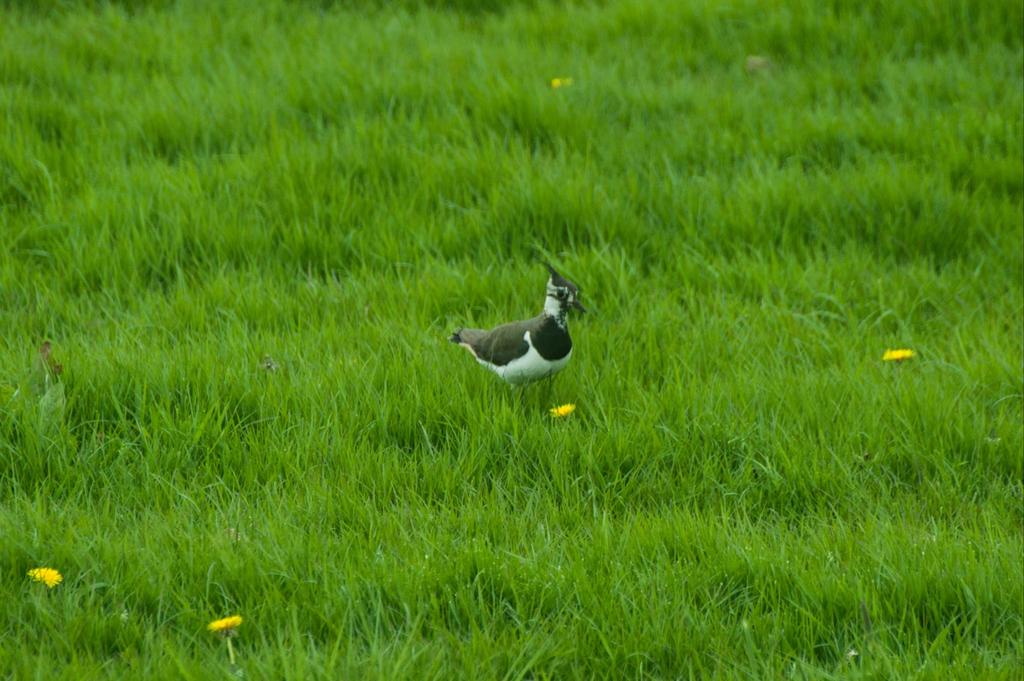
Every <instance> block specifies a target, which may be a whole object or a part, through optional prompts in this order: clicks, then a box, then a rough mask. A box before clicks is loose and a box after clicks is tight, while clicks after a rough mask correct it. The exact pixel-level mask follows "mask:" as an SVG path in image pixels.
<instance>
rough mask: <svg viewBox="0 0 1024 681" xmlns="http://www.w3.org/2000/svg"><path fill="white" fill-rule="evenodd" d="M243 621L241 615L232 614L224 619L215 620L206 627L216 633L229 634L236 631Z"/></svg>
mask: <svg viewBox="0 0 1024 681" xmlns="http://www.w3.org/2000/svg"><path fill="white" fill-rule="evenodd" d="M241 623H242V616H241V615H232V616H231V617H225V618H224V619H219V620H214V621H213V622H210V623H209V624H207V625H206V628H207V629H209V630H210V631H212V632H213V633H215V634H225V635H229V634H232V633H234V631H235V629H236V628H237V627H238V625H239V624H241Z"/></svg>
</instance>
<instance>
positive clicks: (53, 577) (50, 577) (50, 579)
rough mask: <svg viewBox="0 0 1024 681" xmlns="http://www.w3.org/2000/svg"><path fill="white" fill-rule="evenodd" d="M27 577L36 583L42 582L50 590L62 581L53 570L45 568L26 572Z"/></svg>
mask: <svg viewBox="0 0 1024 681" xmlns="http://www.w3.org/2000/svg"><path fill="white" fill-rule="evenodd" d="M28 576H29V577H31V578H32V579H34V580H35V581H37V582H42V583H43V584H45V585H46V586H47V587H48V588H50V589H52V588H53V587H55V586H57V585H58V584H60V583H61V582H62V581H64V576H63V575H61V574H60V573H59V572H57V571H56V570H54V569H53V568H46V567H42V568H33V569H31V570H29V571H28Z"/></svg>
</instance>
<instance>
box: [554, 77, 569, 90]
mask: <svg viewBox="0 0 1024 681" xmlns="http://www.w3.org/2000/svg"><path fill="white" fill-rule="evenodd" d="M570 85H572V78H552V79H551V89H552V90H557V89H558V88H560V87H569V86H570Z"/></svg>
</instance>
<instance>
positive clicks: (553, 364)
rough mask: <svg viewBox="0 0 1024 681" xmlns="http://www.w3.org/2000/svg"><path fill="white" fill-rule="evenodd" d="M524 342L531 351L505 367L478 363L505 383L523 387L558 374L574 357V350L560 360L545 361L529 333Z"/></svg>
mask: <svg viewBox="0 0 1024 681" xmlns="http://www.w3.org/2000/svg"><path fill="white" fill-rule="evenodd" d="M523 340H525V341H526V344H527V345H529V346H530V349H529V350H528V351H527V352H526V354H525V355H523V356H522V357H517V358H516V359H514V360H512V361H511V362H509V363H508V364H506V365H505V366H496V365H494V364H491V363H490V362H486V361H484V360H482V359H478V360H477V361H478V362H480V364H483V365H484V366H485V367H487V368H488V369H490V370H491V371H493V372H494V373H496V374H498V375H499V376H501V377H502V378H503V379H505V381H507V382H509V383H511V384H513V385H522V384H524V383H530V382H532V381H537V380H540V379H542V378H546V377H548V376H551V375H552V374H556V373H558V372H559V371H561V370H562V369H563V368H565V365H566V364H568V363H569V358H570V357H572V350H571V349H570V350H569V352H568V353H567V354H566V355H565V357H562V358H560V359H554V360H551V359H544V358H543V357H541V356H540V353H539V352H537V348H535V347H533V341H532V340H530V332H529V331H527V332H526V333H525V334H523Z"/></svg>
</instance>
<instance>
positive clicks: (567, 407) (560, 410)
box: [549, 404, 576, 419]
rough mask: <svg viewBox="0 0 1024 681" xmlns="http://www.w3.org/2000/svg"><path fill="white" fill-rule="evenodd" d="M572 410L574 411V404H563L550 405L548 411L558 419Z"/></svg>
mask: <svg viewBox="0 0 1024 681" xmlns="http://www.w3.org/2000/svg"><path fill="white" fill-rule="evenodd" d="M574 411H576V405H575V404H563V405H562V406H560V407H551V409H550V411H549V413H550V414H551V415H552V416H553V417H555V418H556V419H560V418H565V417H566V416H568V415H569V414H571V413H573V412H574Z"/></svg>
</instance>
